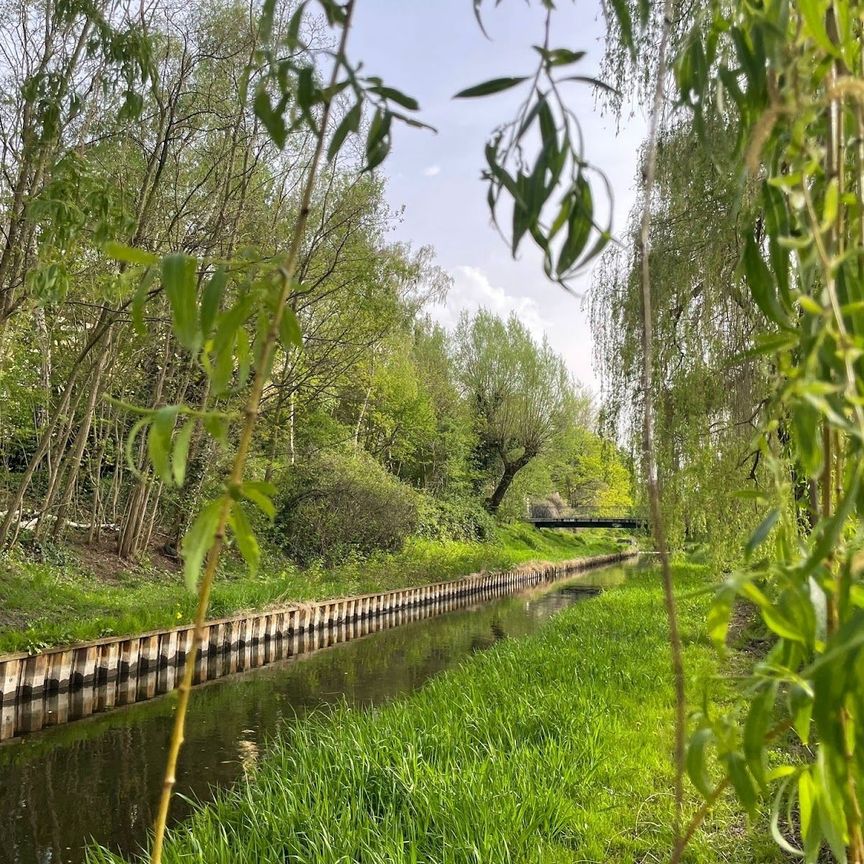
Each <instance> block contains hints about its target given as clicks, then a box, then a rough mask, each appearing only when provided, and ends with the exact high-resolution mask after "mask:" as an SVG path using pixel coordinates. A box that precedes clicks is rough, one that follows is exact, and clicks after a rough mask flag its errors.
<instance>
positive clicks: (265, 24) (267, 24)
mask: <svg viewBox="0 0 864 864" xmlns="http://www.w3.org/2000/svg"><path fill="white" fill-rule="evenodd" d="M275 10H276V0H264V2H263V3H262V4H261V15H260V17H259V18H258V39H259V41H261V42H262V43H267V42H269V41H270V36H271V35H272V33H273V13H274V12H275Z"/></svg>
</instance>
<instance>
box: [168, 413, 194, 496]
mask: <svg viewBox="0 0 864 864" xmlns="http://www.w3.org/2000/svg"><path fill="white" fill-rule="evenodd" d="M194 431H195V421H194V420H189V421H188V422H187V423H186V424H185V425H184V426H183V428H182V429H180V431H179V432H178V433H177V435H176V436H175V437H174V451H173V453H172V454H171V471H172V473H173V475H174V483H175V484H176V485H177V486H182V485H183V483H184V482H185V481H186V462H187V461H188V459H189V443H190V442H191V441H192V433H193V432H194Z"/></svg>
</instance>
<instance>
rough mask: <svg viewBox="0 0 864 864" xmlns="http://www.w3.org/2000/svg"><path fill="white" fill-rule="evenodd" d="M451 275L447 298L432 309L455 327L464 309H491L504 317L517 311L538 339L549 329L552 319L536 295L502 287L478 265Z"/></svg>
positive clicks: (463, 268) (437, 318)
mask: <svg viewBox="0 0 864 864" xmlns="http://www.w3.org/2000/svg"><path fill="white" fill-rule="evenodd" d="M450 275H451V276H452V277H453V286H452V287H451V289H450V292H449V293H448V295H447V300H446V302H445V303H444V305H443V306H440V307H437V308H435V309H434V310H433V313H432V315H433V317H434V318H435V319H436V320H437V321H439V322H440V323H441V324H443V325H444V326H445V327H447V328H452V327H454V326H455V325H456V322H457V321H458V320H459V315H460V314H461V313H462V312H469V313H473V312H476V311H477V310H478V309H488V310H489V311H490V312H494V313H495V314H496V315H498V316H499V317H501V318H507V317H509V316H510V314H511V313H515V314H516V316H517V317H518V318H519V320H520V321H521V322H522V323H523V324H524V325H525V326H526V327H527V328H528V329H529V330H530V331H531V334H532V335H533V336H534V338H535V339H537V340H538V341H539V340H541V339H543V337H544V335H546V333H548V331H549V327H550V323H549V322H548V321H546V319H544V318H543V316H542V314H541V313H540V306H539V304H538V303H537V301H536V300H534V299H533V298H531V297H526V296H524V295H514V294H508V293H507V292H506V291H505V290H504V289H503V288H499V287H498V286H497V285H493V284H492V283H491V282H490V281H489V277H488V276H487V275H486V274H485V273H484V272H483V271H482V270H481V269H480V268H479V267H469V266H459V267H455V268H454V269H453V271H452V272H451V274H450Z"/></svg>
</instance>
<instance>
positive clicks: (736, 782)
mask: <svg viewBox="0 0 864 864" xmlns="http://www.w3.org/2000/svg"><path fill="white" fill-rule="evenodd" d="M723 761H724V762H725V763H726V770H727V772H728V775H729V780H730V781H731V782H732V788H733V789H734V790H735V794H736V795H737V796H738V800H739V801H740V802H741V804H742V805H743V807H744V809H745V810H746V811H747V813H748V814H749V815H750V817H751V818H754V819H755V818H756V816H757V809H756V804H757V802H758V796H757V794H756V786H755V785H754V783H753V778H752V777H751V776H750V772H749V771H748V770H747V763H746V762H745V761H744V757H743V756H742V755H741V754H740V753H727V754H726V756H725V757H724V759H723Z"/></svg>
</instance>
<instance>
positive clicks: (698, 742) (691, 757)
mask: <svg viewBox="0 0 864 864" xmlns="http://www.w3.org/2000/svg"><path fill="white" fill-rule="evenodd" d="M713 740H714V733H713V732H712V731H711V729H709V728H708V727H703V728H702V729H697V730H696V731H695V732H694V733H693V735H692V736H691V737H690V741H689V742H688V744H687V760H686V762H687V776H688V777H689V778H690V782H691V783H692V784H693V785H694V786H695V787H696V789H697V790H698V791H699V793H700V794H701V795H703V796H704V797H705V798H707V797H708V796H709V795H710V794H711V791H712V789H711V777H710V775H709V774H708V765H707V754H706V750H707V747H708V744H710V743H711V741H713Z"/></svg>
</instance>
